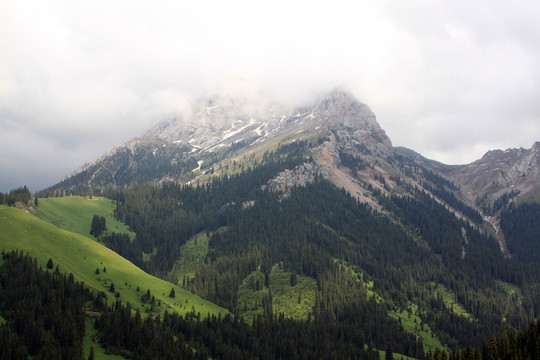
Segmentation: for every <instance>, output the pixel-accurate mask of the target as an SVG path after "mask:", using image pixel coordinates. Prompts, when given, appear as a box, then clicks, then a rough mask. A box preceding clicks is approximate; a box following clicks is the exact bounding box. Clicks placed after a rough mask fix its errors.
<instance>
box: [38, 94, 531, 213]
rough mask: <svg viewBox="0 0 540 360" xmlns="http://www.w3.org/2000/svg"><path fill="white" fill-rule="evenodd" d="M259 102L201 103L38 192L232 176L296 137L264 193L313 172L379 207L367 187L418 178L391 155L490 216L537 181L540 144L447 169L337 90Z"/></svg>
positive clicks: (297, 183) (393, 187)
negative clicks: (291, 165) (295, 101)
mask: <svg viewBox="0 0 540 360" xmlns="http://www.w3.org/2000/svg"><path fill="white" fill-rule="evenodd" d="M259 102H260V103H261V104H262V105H259V106H257V105H258V104H257V99H255V100H254V99H253V98H252V99H245V98H244V99H242V98H233V97H216V98H215V99H203V100H201V101H198V102H196V103H194V104H193V106H192V112H191V115H190V116H189V117H186V116H176V117H171V118H168V119H165V120H163V121H161V122H159V123H158V124H156V125H155V126H154V127H152V128H151V129H149V130H148V131H147V132H146V133H145V134H144V135H143V136H142V137H140V138H135V139H132V140H130V141H128V142H126V143H125V144H123V145H116V146H113V147H112V148H111V149H109V150H108V151H107V152H105V153H104V154H103V155H102V156H100V157H99V158H97V159H96V160H95V161H94V162H92V163H90V164H85V165H83V166H82V167H80V168H79V169H77V170H76V171H75V172H74V173H73V174H71V175H69V176H66V177H65V178H64V179H62V181H61V182H60V183H58V184H56V185H53V186H52V187H50V188H49V189H46V190H44V191H43V193H46V192H47V191H49V192H54V191H60V192H62V193H72V192H73V191H75V192H79V193H81V192H85V193H103V192H104V191H109V190H113V189H116V188H122V187H125V186H132V185H135V184H137V183H144V182H154V183H160V182H163V181H174V182H179V183H190V182H191V183H194V182H195V181H206V180H207V179H209V178H210V177H211V176H215V175H227V174H230V171H229V170H224V168H228V167H229V166H231V164H233V163H238V162H242V159H243V157H245V156H246V155H247V154H257V153H258V154H260V153H262V152H264V151H268V150H271V149H273V148H275V146H277V144H276V143H281V144H285V143H288V142H293V141H308V142H309V143H310V145H309V147H310V148H309V154H306V159H305V161H304V162H303V163H302V164H299V165H297V166H296V168H295V169H287V171H284V172H282V173H280V174H279V175H278V176H277V177H275V178H274V179H271V180H270V181H269V182H268V184H267V187H268V189H270V190H273V191H276V190H282V191H283V190H284V189H287V188H291V187H293V186H302V185H305V184H306V183H308V182H310V181H313V179H314V178H315V176H316V175H317V174H319V175H322V176H323V177H325V178H328V179H330V181H331V182H333V183H334V184H335V185H337V186H338V187H341V188H345V189H346V190H347V191H348V192H349V193H351V194H352V195H353V196H355V197H356V198H357V199H359V200H360V201H362V202H366V203H368V204H370V205H371V206H372V207H374V208H377V209H380V206H379V204H378V202H377V200H376V199H375V198H374V196H373V195H372V194H370V191H366V187H368V186H371V187H374V188H377V189H379V190H381V191H383V192H387V191H388V190H391V191H395V190H396V189H397V188H398V187H399V186H398V185H397V184H396V182H395V181H394V180H395V179H398V178H401V180H405V181H406V182H409V183H414V184H417V185H420V183H421V182H422V181H419V179H420V178H421V177H422V174H421V173H422V170H414V171H416V174H414V173H413V172H411V171H412V168H410V166H411V164H409V165H403V164H397V163H396V161H395V157H396V156H398V157H399V156H402V157H404V158H407V159H408V160H410V161H412V163H413V164H415V166H420V167H422V168H425V169H428V170H430V171H434V172H436V173H439V174H441V175H442V176H443V177H445V178H446V179H447V180H448V181H450V182H451V183H453V184H454V185H456V189H451V190H452V192H454V194H455V195H456V196H457V197H458V198H459V199H461V201H463V202H465V203H466V204H467V205H468V206H472V207H474V208H476V209H478V210H481V211H482V212H483V213H484V214H486V215H494V214H495V213H496V211H493V206H494V204H495V203H496V202H497V201H498V199H500V198H501V197H503V196H507V195H505V194H508V193H512V194H513V197H516V198H521V199H524V198H527V196H526V195H527V194H528V193H529V192H531V191H533V192H534V191H536V190H537V188H538V187H539V186H540V185H539V184H540V168H539V160H538V158H539V149H540V143H539V142H536V143H535V144H533V146H532V148H531V149H507V150H505V151H502V150H492V151H489V152H487V153H486V154H485V155H484V156H483V157H482V158H481V159H479V160H476V161H474V162H472V163H470V164H465V165H446V164H443V163H440V162H437V161H434V160H430V159H427V158H425V157H423V156H422V155H420V154H418V153H416V152H415V151H414V150H410V149H406V148H403V147H396V148H394V147H393V145H392V142H391V140H390V138H389V137H388V136H387V135H386V132H385V131H384V130H383V129H382V128H381V126H380V125H379V123H378V122H377V120H376V116H375V114H374V113H373V112H372V111H371V109H370V108H369V106H367V105H366V104H364V103H362V102H360V101H359V100H358V99H356V98H355V97H354V96H353V95H352V94H351V93H350V92H348V91H347V90H344V89H340V88H338V89H334V90H333V91H331V92H330V93H328V94H327V95H326V96H324V97H323V98H321V99H319V100H317V101H315V102H313V103H312V104H311V105H308V106H306V105H303V106H299V107H297V108H295V109H292V110H288V109H287V108H286V107H285V106H282V105H280V104H277V103H276V102H273V101H271V100H269V99H267V98H261V99H260V101H259ZM252 165H253V164H252ZM253 166H254V165H253ZM400 166H401V168H400ZM407 167H408V169H406V168H407ZM497 171H498V172H497ZM401 180H400V181H401ZM516 191H518V192H519V194H517V195H515V192H516ZM528 198H529V199H532V200H536V197H535V196H528ZM538 198H539V200H540V196H539V197H538Z"/></svg>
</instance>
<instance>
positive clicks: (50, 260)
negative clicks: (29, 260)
mask: <svg viewBox="0 0 540 360" xmlns="http://www.w3.org/2000/svg"><path fill="white" fill-rule="evenodd" d="M52 268H54V264H53V260H52V259H51V258H49V261H47V269H51V270H52Z"/></svg>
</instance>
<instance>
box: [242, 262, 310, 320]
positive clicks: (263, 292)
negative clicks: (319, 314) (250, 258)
mask: <svg viewBox="0 0 540 360" xmlns="http://www.w3.org/2000/svg"><path fill="white" fill-rule="evenodd" d="M290 278H291V273H290V272H287V271H283V270H282V269H280V268H279V266H278V265H274V266H273V267H272V271H271V272H270V274H269V279H268V280H269V285H270V287H269V288H268V287H266V286H265V276H264V273H263V272H262V271H259V270H257V271H253V272H252V273H251V274H250V275H249V276H248V277H246V278H245V279H244V281H243V282H242V284H241V285H240V288H239V289H238V304H239V307H240V315H241V316H243V317H244V318H245V319H246V321H247V322H251V321H253V319H254V318H255V317H256V316H257V315H261V314H262V313H263V305H262V304H263V297H264V296H268V295H269V293H271V294H272V307H273V311H274V312H277V313H278V314H279V313H283V314H284V315H285V316H286V317H290V318H293V319H303V320H306V319H307V318H308V316H309V314H311V313H312V312H313V307H314V305H315V292H316V290H317V282H316V280H315V279H313V278H310V277H308V276H304V275H297V277H296V279H297V280H296V285H295V286H291V285H290Z"/></svg>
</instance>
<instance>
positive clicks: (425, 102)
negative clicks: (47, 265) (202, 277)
mask: <svg viewBox="0 0 540 360" xmlns="http://www.w3.org/2000/svg"><path fill="white" fill-rule="evenodd" d="M539 17H540V3H537V2H535V1H533V0H518V1H515V2H502V1H489V0H480V1H474V2H470V1H467V2H466V1H464V0H459V1H436V2H435V1H426V0H413V1H406V2H404V1H398V0H387V1H383V2H368V1H345V0H339V1H333V2H326V1H325V2H323V1H294V2H291V1H284V0H277V1H274V2H270V3H260V2H254V1H243V0H233V1H226V2H224V1H213V0H206V1H191V2H178V1H172V0H170V1H169V0H163V1H157V2H147V1H144V2H143V1H114V2H110V1H102V0H93V1H77V2H73V1H60V0H53V1H47V2H43V1H38V0H20V1H6V0H4V1H0V142H1V143H2V145H0V146H1V149H0V150H1V153H0V164H2V165H3V166H4V169H7V171H3V172H2V174H3V175H2V178H1V179H0V191H7V190H9V188H11V187H14V186H18V185H21V184H30V183H31V182H32V181H34V184H35V186H36V187H38V188H41V187H45V186H48V185H51V184H52V182H54V181H56V180H52V182H51V180H50V179H58V178H60V177H62V176H63V175H65V174H66V173H69V172H71V171H72V170H73V169H74V168H75V167H77V166H78V165H80V164H82V163H83V162H85V161H90V160H92V159H93V158H94V157H97V156H98V155H100V154H101V153H103V152H104V151H105V150H106V149H107V148H108V147H110V146H112V145H114V144H117V143H122V142H125V141H127V140H129V139H130V138H132V137H135V136H140V135H142V134H143V133H144V132H145V131H146V130H147V129H149V128H150V127H151V126H152V125H153V124H155V123H156V122H157V121H159V120H160V119H161V118H163V117H164V116H167V115H169V114H171V113H173V112H174V113H181V114H188V113H189V111H190V109H189V101H191V100H193V99H196V98H198V97H201V96H205V95H208V94H210V93H216V92H218V93H224V92H235V91H246V89H248V90H249V91H252V92H257V91H267V92H270V93H272V94H273V95H274V96H276V97H277V98H278V99H279V100H281V101H283V102H285V103H286V104H288V105H292V104H296V103H299V102H307V101H312V100H313V99H314V98H316V97H318V96H321V95H323V94H324V93H325V92H327V91H329V90H330V89H331V88H333V87H335V86H340V85H346V86H349V87H350V88H351V89H353V91H354V92H355V94H357V96H358V97H359V98H360V99H361V100H362V101H364V102H365V103H367V104H369V105H370V106H371V108H372V109H373V110H374V112H375V113H376V114H377V117H378V119H379V122H380V123H381V125H382V127H383V128H384V129H385V130H386V131H387V133H388V135H389V136H390V138H391V139H392V141H393V143H394V144H395V145H403V146H407V147H410V148H413V149H415V150H417V151H419V152H421V153H422V154H424V155H426V156H430V157H434V158H436V159H437V160H440V161H444V162H447V163H464V162H469V161H472V160H474V159H476V158H478V157H480V156H481V155H482V153H483V152H484V151H486V150H488V149H492V148H507V147H519V146H523V147H529V146H530V145H531V144H532V143H533V142H534V141H536V140H539V138H538V134H539V132H538V130H539V129H538V127H539V126H538V125H537V124H538V123H539V121H538V120H539V114H540V103H539V102H538V101H537V99H538V98H539V96H540V69H539V66H538V64H540V23H539V22H538V21H537V19H538V18H539ZM238 79H242V80H241V81H238ZM14 139H18V140H17V141H22V139H33V140H32V141H28V142H27V144H26V146H25V148H24V149H25V150H24V151H25V154H26V155H25V156H17V151H21V150H20V149H19V150H18V148H17V147H16V146H8V145H6V144H8V143H9V144H10V145H14V143H13V142H14V141H15V140H14ZM44 149H46V150H44ZM31 154H36V156H33V155H32V156H31ZM43 154H46V156H47V157H46V158H47V159H48V160H50V161H51V162H54V163H55V166H54V167H52V166H50V167H47V169H43V168H40V166H41V165H40V164H39V162H41V163H43V158H42V157H41V155H43ZM66 154H69V155H66ZM66 156H69V158H70V159H71V160H70V161H69V162H64V161H62V159H66ZM14 158H17V159H19V161H17V162H13V160H9V159H14ZM21 169H35V170H34V171H31V170H25V171H21ZM4 174H11V175H4ZM42 174H43V175H42ZM45 174H47V175H45ZM42 176H46V177H43V178H42V180H40V181H35V180H34V179H35V178H41V177H42ZM29 178H31V179H29Z"/></svg>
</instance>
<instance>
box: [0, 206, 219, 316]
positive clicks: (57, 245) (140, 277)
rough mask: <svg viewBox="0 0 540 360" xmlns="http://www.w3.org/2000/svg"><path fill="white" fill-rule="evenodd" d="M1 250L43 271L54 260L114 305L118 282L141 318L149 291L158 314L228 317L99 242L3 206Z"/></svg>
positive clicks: (118, 289)
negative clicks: (33, 261) (25, 256)
mask: <svg viewBox="0 0 540 360" xmlns="http://www.w3.org/2000/svg"><path fill="white" fill-rule="evenodd" d="M0 248H3V249H5V250H6V251H7V250H15V249H20V250H22V251H24V252H28V253H30V255H32V256H34V257H36V258H37V259H38V262H39V264H40V265H42V266H43V267H45V264H46V263H47V261H48V259H49V258H52V259H53V261H54V265H55V266H56V265H58V266H59V268H60V271H62V272H66V273H70V272H71V273H73V274H74V276H75V278H76V279H77V280H79V281H84V282H85V284H86V285H88V286H89V287H91V288H94V289H97V290H101V291H105V292H106V293H107V294H108V296H109V299H111V300H110V301H113V299H114V296H113V294H111V293H110V292H109V291H108V289H109V286H110V283H111V282H114V284H115V288H116V290H117V291H118V292H119V293H120V296H121V299H122V300H124V301H128V302H130V303H131V304H132V306H133V307H134V308H138V307H141V310H143V311H141V314H142V315H145V314H147V312H146V311H144V309H143V307H144V305H143V304H142V302H141V300H140V297H141V294H142V293H143V292H145V291H146V289H150V291H151V293H152V295H154V296H155V297H156V300H161V303H162V306H161V308H160V309H156V310H158V311H161V312H163V311H165V310H166V309H168V310H169V311H176V312H178V313H181V314H183V313H186V312H188V311H191V308H192V306H193V307H194V308H195V311H197V312H199V311H200V312H201V314H202V315H206V314H207V313H208V312H210V313H218V312H222V313H223V312H225V310H224V309H222V308H220V307H219V306H217V305H215V304H212V303H210V302H208V301H206V300H203V299H201V298H200V297H198V296H196V295H193V294H191V293H189V292H187V291H185V290H183V289H181V288H180V287H178V286H175V285H172V284H171V283H169V282H166V281H164V280H161V279H158V278H155V277H153V276H151V275H149V274H147V273H145V272H144V271H142V270H141V269H139V268H138V267H136V266H135V265H133V264H132V263H131V262H129V261H127V260H126V259H124V258H122V257H121V256H119V255H118V254H116V253H115V252H113V251H112V250H110V249H108V248H106V247H104V246H102V245H100V244H99V243H97V242H96V241H92V240H90V239H89V238H87V237H85V236H82V235H80V234H77V233H74V232H70V231H67V230H63V229H60V228H59V227H57V226H55V225H52V224H50V223H47V222H45V221H43V220H41V219H39V218H37V217H36V216H34V215H32V214H30V213H27V212H25V211H24V210H20V209H16V208H13V207H5V206H0ZM103 267H106V268H107V272H102V271H101V273H100V274H95V271H96V268H99V269H100V270H102V269H103ZM137 287H139V288H140V291H139V292H138V291H136V289H137ZM171 288H174V289H175V293H176V298H174V299H171V298H169V297H168V295H169V293H170V291H171Z"/></svg>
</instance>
